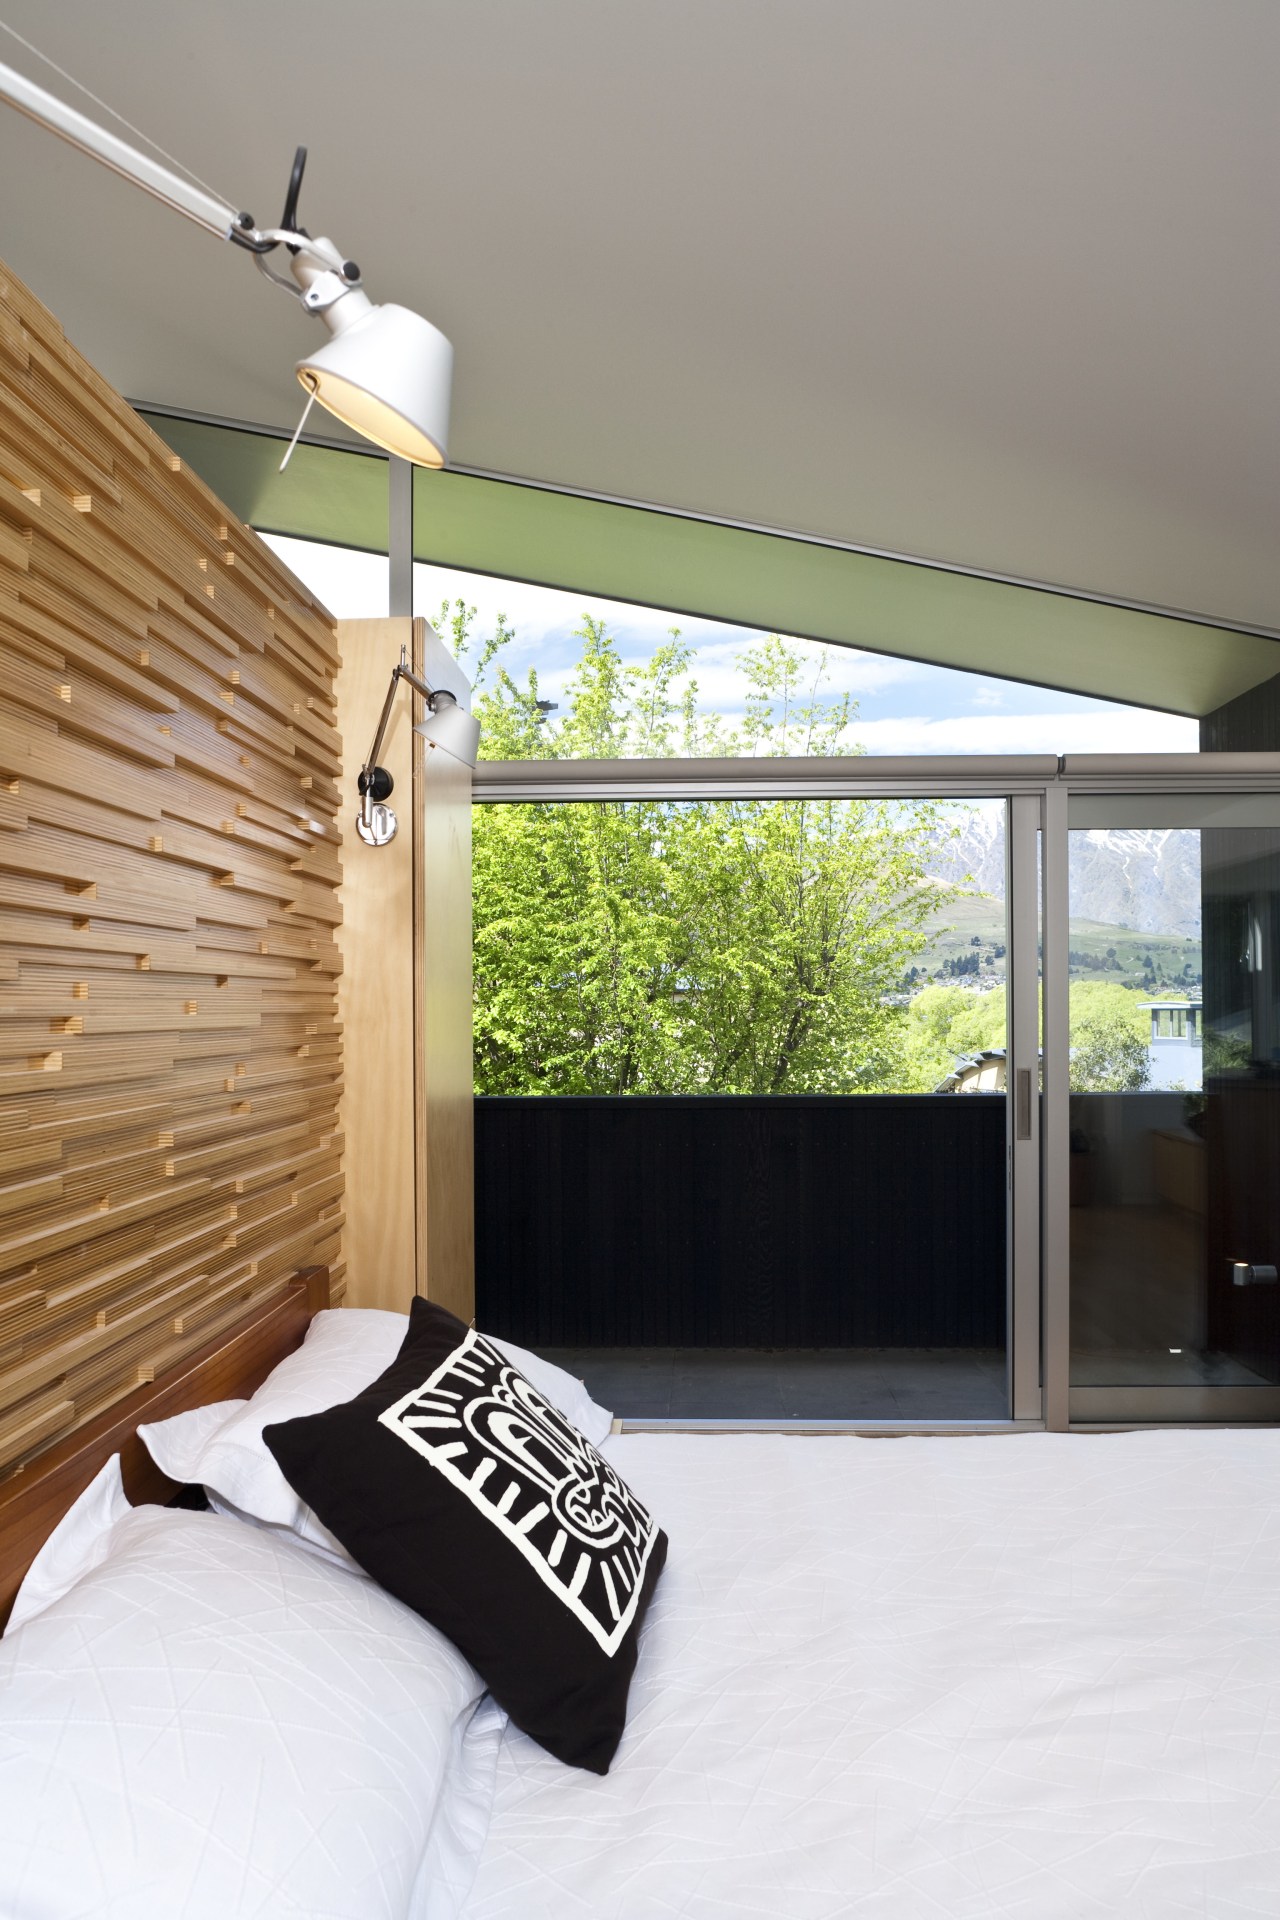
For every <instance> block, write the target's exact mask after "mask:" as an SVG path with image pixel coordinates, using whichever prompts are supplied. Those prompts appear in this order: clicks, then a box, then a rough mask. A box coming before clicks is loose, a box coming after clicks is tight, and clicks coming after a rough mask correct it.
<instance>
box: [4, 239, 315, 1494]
mask: <svg viewBox="0 0 1280 1920" xmlns="http://www.w3.org/2000/svg"><path fill="white" fill-rule="evenodd" d="M0 337H2V338H3V340H4V342H5V352H4V353H3V354H0V913H2V914H3V936H2V938H0V1341H3V1346H2V1347H0V1354H2V1356H3V1359H2V1363H0V1475H3V1474H4V1473H6V1472H11V1471H12V1470H13V1469H14V1468H15V1467H17V1466H20V1465H21V1464H22V1463H24V1462H25V1461H27V1460H29V1459H30V1458H31V1457H33V1456H34V1455H35V1454H36V1453H37V1452H39V1451H41V1450H42V1449H44V1448H46V1447H47V1446H48V1445H49V1444H50V1442H51V1441H54V1440H58V1439H61V1438H62V1437H64V1436H65V1435H67V1434H68V1433H70V1432H73V1431H75V1430H77V1429H78V1428H79V1427H81V1426H82V1425H83V1424H84V1423H85V1421H86V1420H88V1419H90V1418H92V1417H94V1416H95V1415H97V1414H98V1413H100V1412H101V1410H102V1409H103V1408H106V1407H109V1406H111V1405H113V1404H114V1403H116V1402H118V1401H120V1400H122V1399H123V1398H124V1397H125V1396H126V1395H127V1394H129V1393H130V1392H132V1391H133V1390H134V1389H135V1388H136V1386H137V1384H138V1382H139V1380H141V1379H148V1378H151V1377H153V1376H154V1375H155V1374H156V1373H157V1372H160V1371H162V1370H163V1369H164V1368H166V1367H168V1366H170V1365H172V1364H173V1362H174V1361H175V1360H178V1359H181V1358H182V1356H183V1355H184V1354H185V1353H187V1352H189V1351H191V1350H192V1348H193V1347H194V1346H195V1345H197V1344H198V1343H199V1342H200V1341H202V1340H205V1339H207V1338H208V1336H209V1332H210V1329H211V1326H212V1325H213V1324H215V1322H217V1321H218V1320H219V1319H220V1318H223V1317H227V1316H230V1317H232V1318H234V1317H235V1315H236V1314H237V1313H239V1312H241V1311H243V1310H244V1307H245V1305H246V1304H247V1303H253V1302H255V1301H262V1300H266V1299H268V1298H270V1297H271V1296H272V1295H273V1294H275V1293H278V1292H279V1291H280V1290H281V1289H282V1288H283V1287H284V1286H285V1285H286V1284H287V1283H288V1279H289V1276H290V1274H291V1273H292V1271H293V1270H294V1269H295V1268H296V1267H297V1266H299V1265H301V1264H306V1263H308V1262H310V1261H313V1260H317V1261H324V1260H328V1261H330V1262H332V1263H334V1279H335V1283H336V1284H335V1296H339V1295H340V1294H341V1291H342V1271H341V1267H340V1265H339V1264H337V1255H338V1246H339V1236H340V1233H341V1227H342V1184H341V1171H342V1169H341V1151H342V1137H341V1130H340V1124H339V1110H338V1103H339V1098H340V1093H341V1040H340V1036H341V1025H340V1021H339V1018H338V1006H337V982H338V975H339V971H340V967H341V957H340V954H339V951H338V947H337V943H336V940H335V927H336V924H337V922H338V920H339V918H340V905H339V898H338V889H339V882H340V877H341V865H340V832H339V827H338V821H337V811H338V803H339V795H338V787H337V785H336V781H337V779H338V776H339V774H340V770H341V766H342V743H341V738H340V735H339V731H338V725H337V703H336V691H335V684H334V682H335V673H336V664H337V642H336V634H335V629H334V623H333V621H332V620H331V618H330V617H329V615H328V614H327V613H326V611H325V610H324V608H323V607H321V606H320V605H319V603H318V602H316V601H315V600H314V598H313V597H312V595H311V594H310V593H309V591H308V590H307V589H306V588H305V587H304V586H303V585H302V584H301V583H300V582H299V581H298V580H296V579H295V578H294V577H293V575H291V574H290V573H289V572H288V570H287V569H286V568H285V567H284V566H282V565H281V563H280V562H279V561H278V560H277V559H276V558H275V556H274V555H273V554H272V553H271V552H270V551H269V550H268V549H267V548H266V547H265V546H263V544H262V543H261V542H260V541H259V540H258V538H257V537H256V535H254V534H253V533H252V532H251V531H250V530H249V529H248V528H246V527H244V526H242V525H241V524H240V523H239V522H238V521H236V520H235V519H234V517H233V516H232V515H230V514H229V513H228V512H227V510H226V508H225V507H223V506H222V505H221V503H220V502H219V501H218V500H217V499H216V498H215V497H214V496H213V495H212V494H211V493H210V492H209V491H208V489H207V488H206V487H205V486H204V485H203V483H202V482H200V481H199V480H198V479H197V478H196V477H195V476H194V475H193V474H191V473H190V472H189V471H188V470H187V469H186V468H185V467H184V466H183V464H182V462H181V461H180V460H178V459H177V458H176V457H175V456H174V455H173V454H172V453H171V452H170V451H169V449H168V448H167V447H166V446H165V445H164V443H163V442H162V441H160V440H159V439H158V438H157V437H156V436H155V434H153V433H152V432H151V431H150V429H149V428H148V427H147V426H145V425H144V423H143V422H142V421H141V420H140V419H139V418H138V416H137V415H136V414H135V413H134V412H133V411H132V409H131V408H129V407H128V406H127V405H126V403H125V402H124V401H123V400H122V399H121V398H120V397H119V396H118V395H117V394H114V393H113V392H112V391H111V389H110V388H109V387H108V386H107V385H106V383H105V382H104V381H102V379H101V378H100V376H98V375H97V374H96V373H95V372H94V370H93V369H92V368H91V367H89V366H88V365H87V364H86V362H85V361H84V360H83V359H82V358H81V357H80V355H79V354H77V353H76V351H75V350H74V348H73V347H71V346H70V345H69V344H68V342H67V341H66V340H65V338H64V337H63V335H62V332H61V329H60V328H59V326H58V324H57V322H56V321H55V320H54V319H53V317H52V316H51V315H50V314H48V313H47V312H46V311H45V310H44V309H43V308H42V307H41V306H40V304H39V303H38V302H37V301H36V300H35V299H34V298H33V297H32V295H31V294H30V292H29V291H28V290H27V289H26V288H25V287H23V286H22V285H21V283H20V282H18V281H17V280H16V279H15V278H14V277H13V276H12V275H11V274H10V273H9V272H8V270H7V269H6V268H4V267H3V266H0Z"/></svg>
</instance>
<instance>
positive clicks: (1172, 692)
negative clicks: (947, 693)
mask: <svg viewBox="0 0 1280 1920" xmlns="http://www.w3.org/2000/svg"><path fill="white" fill-rule="evenodd" d="M146 417H147V418H148V419H149V420H150V423H151V425H152V426H154V427H155V429H156V431H157V432H158V433H160V434H161V435H162V437H163V438H164V439H165V440H167V441H168V443H169V444H170V445H171V446H172V447H173V449H174V451H175V452H176V453H178V454H180V455H181V457H182V458H183V459H185V460H187V461H188V462H189V463H190V465H191V466H192V467H193V468H194V469H195V471H196V472H197V473H198V474H200V475H201V477H202V478H203V479H204V480H205V481H207V482H208V484H209V485H210V486H211V487H212V488H213V489H214V491H215V492H216V493H217V494H218V495H219V496H220V497H221V498H222V499H223V500H225V501H226V502H227V505H228V506H229V507H231V509H232V511H233V512H235V513H237V514H238V515H239V516H240V518H241V519H242V520H246V521H248V522H249V523H250V524H251V525H253V526H255V527H258V528H260V529H262V530H263V531H264V532H271V533H284V534H293V535H296V536H298V537H300V538H303V539H309V540H322V541H328V542H332V543H334V544H336V545H340V546H349V547H364V548H369V549H373V550H375V551H382V552H385V551H386V546H387V503H386V495H387V484H386V481H387V469H386V463H385V461H384V460H383V459H382V458H381V457H380V456H379V455H374V454H365V453H360V452H354V451H353V452H346V451H344V450H340V449H336V448H330V447H316V446H309V445H306V444H301V445H299V446H298V448H297V449H296V451H295V453H294V455H293V458H292V460H291V461H290V463H289V466H288V468H287V470H286V471H285V472H284V473H283V474H281V473H279V472H278V471H277V469H278V467H279V461H280V454H281V443H280V441H279V440H277V439H273V438H271V437H269V436H267V435H263V434H259V433H253V432H248V431H245V430H243V429H239V428H234V427H223V426H218V425H215V424H212V423H210V422H207V421H194V420H185V419H180V418H176V417H174V416H171V415H155V414H149V415H147V416H146ZM414 551H415V555H416V557H417V558H418V559H419V560H428V561H433V562H435V563H436V564H437V565H440V566H450V567H461V568H467V569H470V570H472V571H474V572H477V573H488V574H497V575H500V576H504V577H506V578H509V579H515V580H527V581H533V582H535V583H537V584H539V585H544V586H552V587H563V588H567V589H569V590H570V591H575V592H581V593H584V594H588V593H589V594H600V595H605V596H608V597H611V598H613V599H617V600H630V601H635V602H638V603H640V604H643V605H649V606H656V607H662V608H669V609H671V611H673V612H674V613H677V614H684V615H688V616H695V615H696V616H702V617H704V618H707V619H713V620H729V621H735V622H740V623H741V624H743V625H745V626H752V627H760V628H764V629H768V630H776V631H779V632H782V633H789V634H795V635H803V636H807V637H809V638H812V639H816V640H826V641H831V642H834V643H835V644H837V645H840V646H853V647H866V648H868V649H870V650H872V651H873V652H876V653H888V654H895V655H900V656H903V657H905V658H908V659H912V660H925V661H931V662H934V663H936V664H938V665H940V666H947V667H960V668H964V669H967V670H969V671H971V672H979V673H988V674H994V675H997V676H999V677H1001V678H1004V679H1015V680H1028V681H1032V682H1035V683H1036V684H1039V685H1043V686H1050V687H1061V688H1063V689H1065V690H1067V691H1069V692H1074V693H1084V694H1092V695H1095V696H1099V697H1103V698H1106V699H1111V700H1122V701H1127V702H1131V703H1133V704H1135V705H1143V706H1154V707H1163V708H1165V709H1167V710H1169V711H1172V712H1179V713H1188V714H1202V713H1210V712H1212V711H1213V709H1214V708H1215V707H1219V706H1221V705H1223V704H1224V702H1226V701H1228V700H1231V699H1234V698H1235V696H1236V695H1237V694H1240V693H1243V692H1245V691H1246V689H1248V688H1249V687H1252V686H1256V685H1258V683H1259V682H1260V681H1263V680H1268V679H1270V678H1271V677H1272V675H1273V674H1275V673H1277V672H1280V645H1278V644H1277V642H1275V641H1273V640H1268V639H1266V638H1265V637H1263V636H1260V635H1257V634H1248V633H1237V632H1232V631H1230V630H1228V629H1224V628H1219V627H1211V626H1204V625H1200V624H1198V623H1196V622H1195V621H1190V620H1178V619H1174V618H1171V617H1170V616H1168V615H1163V614H1158V613H1144V612H1142V611H1139V610H1138V609H1134V608H1127V607H1115V606H1109V605H1107V604H1105V603H1103V602H1100V601H1092V600H1078V599H1073V598H1072V597H1071V596H1069V595H1067V594H1059V593H1051V592H1048V591H1046V590H1045V589H1043V588H1037V587H1029V586H1019V585H1016V584H1013V583H1010V582H1004V581H997V580H986V579H981V578H976V577H974V576H973V575H970V574H960V573H949V572H947V571H945V570H943V569H941V568H935V567H929V566H922V565H919V564H915V563H912V562H910V561H904V560H891V559H883V558H880V557H878V556H875V555H871V554H863V553H851V552H849V551H848V550H846V549H843V548H839V547H828V546H822V545H820V544H818V543H817V542H814V541H807V540H802V539H788V538H787V537H785V536H783V535H778V534H769V533H756V532H752V531H750V530H748V529H745V528H738V527H726V526H721V525H718V524H716V523H715V522H712V521H706V520H695V519H687V518H683V517H682V516H680V515H679V514H675V513H661V512H654V511H652V510H650V509H646V508H643V507H629V506H620V505H616V504H614V503H612V502H608V501H601V500H590V499H583V498H581V497H579V496H576V495H573V494H565V493H556V492H553V491H551V490H550V489H546V488H540V487H536V486H523V485H518V484H515V483H513V482H510V481H503V480H488V479H483V478H479V477H477V476H475V475H471V474H460V473H452V472H443V473H429V472H426V471H420V472H419V473H418V475H417V477H416V487H415V494H414Z"/></svg>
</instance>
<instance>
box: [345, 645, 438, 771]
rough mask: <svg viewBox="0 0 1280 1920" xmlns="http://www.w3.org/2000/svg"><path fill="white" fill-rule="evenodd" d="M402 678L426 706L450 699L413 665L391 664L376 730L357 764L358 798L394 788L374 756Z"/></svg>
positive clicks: (402, 661) (378, 751)
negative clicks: (364, 757)
mask: <svg viewBox="0 0 1280 1920" xmlns="http://www.w3.org/2000/svg"><path fill="white" fill-rule="evenodd" d="M402 680H407V681H408V682H409V685H410V686H411V687H412V688H413V690H414V692H415V693H420V694H421V695H422V697H423V699H424V700H425V701H426V703H427V705H428V706H429V707H431V708H433V709H434V707H435V705H436V702H437V701H438V700H452V699H453V695H452V694H451V693H449V692H447V691H446V690H445V689H444V688H442V687H431V686H428V685H427V682H426V681H425V680H424V679H422V677H421V675H419V674H416V673H415V672H414V671H413V668H412V667H411V666H410V665H409V663H408V661H407V660H404V659H401V661H400V662H399V664H398V665H397V666H394V667H392V669H391V685H390V686H389V687H388V688H387V697H386V699H385V700H384V701H383V703H382V713H381V716H380V717H379V720H378V731H377V732H376V733H375V734H374V736H373V745H372V746H371V747H370V749H369V752H368V755H367V757H366V759H365V763H364V765H363V766H362V767H361V769H360V772H359V775H358V776H357V779H356V791H357V792H358V793H359V794H360V796H361V798H362V799H363V798H364V797H365V796H366V795H367V796H368V798H369V799H370V800H385V799H387V798H388V796H389V795H390V794H391V793H392V791H393V789H394V785H395V783H394V781H393V780H392V778H391V775H390V774H389V773H388V772H387V770H386V768H385V767H380V766H379V765H378V764H377V761H378V755H379V753H380V752H381V750H382V742H383V738H384V736H385V734H386V731H387V727H388V725H389V724H390V721H391V709H392V707H393V706H394V705H395V698H396V688H397V687H398V686H399V685H400V682H401V681H402Z"/></svg>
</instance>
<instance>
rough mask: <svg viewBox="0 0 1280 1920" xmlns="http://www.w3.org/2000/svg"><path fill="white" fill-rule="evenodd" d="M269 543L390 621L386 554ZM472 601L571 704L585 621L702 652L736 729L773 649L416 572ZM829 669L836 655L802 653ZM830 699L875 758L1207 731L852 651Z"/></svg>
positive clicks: (518, 662) (1145, 742) (704, 691)
mask: <svg viewBox="0 0 1280 1920" xmlns="http://www.w3.org/2000/svg"><path fill="white" fill-rule="evenodd" d="M267 544H268V545H269V546H270V547H272V548H273V549H274V550H275V552H276V553H278V554H279V555H280V557H281V559H282V560H283V561H284V562H285V564H286V565H287V566H289V567H292V569H293V571H294V572H295V573H296V574H297V575H298V577H299V579H301V580H303V581H304V582H305V584H306V585H307V586H308V587H310V588H311V590H312V592H314V593H315V594H317V595H318V596H319V598H320V599H321V600H322V601H323V602H324V604H325V605H326V606H327V607H328V608H329V610H330V612H331V613H333V614H334V615H335V616H336V617H337V618H338V619H359V618H367V617H369V616H372V615H379V614H383V613H385V612H386V607H387V561H386V557H385V555H381V554H370V553H356V552H352V551H351V550H349V549H346V548H342V547H325V546H320V545H318V544H317V543H315V542H313V541H308V540H290V539H285V538H283V537H281V536H278V535H269V536H267ZM459 598H461V599H464V600H465V601H466V603H467V605H468V606H473V607H475V608H476V610H477V618H476V624H475V628H474V631H475V632H476V633H477V634H481V635H483V634H486V633H489V632H491V631H492V628H493V624H494V621H495V619H496V617H497V615H498V614H499V613H504V614H505V615H506V617H507V620H508V622H509V623H510V624H511V625H512V626H513V627H514V628H515V635H516V637H515V639H514V641H513V642H512V643H511V645H510V646H509V647H508V648H507V649H506V650H505V653H504V656H503V657H504V659H505V661H506V663H507V667H508V670H509V672H510V673H511V675H512V677H513V678H514V679H515V680H517V681H522V680H523V679H524V676H525V673H526V672H527V670H528V668H529V667H531V666H532V667H536V668H537V671H538V690H539V693H540V694H541V695H542V696H543V697H544V698H546V699H549V700H559V701H561V703H562V704H563V699H564V688H565V685H566V682H567V681H568V679H569V677H570V675H571V672H572V669H573V664H574V662H575V660H576V659H577V656H578V653H579V651H580V642H578V641H577V640H575V639H574V637H573V636H574V629H575V628H576V627H578V626H579V625H580V624H581V621H582V616H583V614H584V613H589V614H591V615H592V616H593V617H595V618H602V619H604V620H606V621H607V622H608V624H609V627H610V630H611V631H612V632H613V634H614V635H615V636H616V638H617V641H618V648H619V652H620V653H621V655H622V658H623V661H624V662H639V661H641V660H647V659H649V658H650V657H651V655H652V653H653V650H654V648H655V647H656V646H657V645H659V644H660V643H661V642H662V641H663V640H665V639H666V637H667V634H668V630H669V629H670V628H671V627H673V626H678V627H679V628H680V632H681V637H682V638H683V639H684V641H685V642H686V643H687V644H688V645H689V646H691V647H693V648H694V649H695V650H696V655H697V659H696V665H695V667H694V670H693V671H694V677H695V678H696V680H697V682H698V691H699V704H700V705H701V706H702V707H703V708H704V709H706V710H707V711H711V712H718V713H722V714H724V715H725V717H726V718H727V719H730V720H732V719H734V718H735V717H736V716H737V715H739V714H740V713H741V712H742V706H743V693H744V687H743V681H742V678H741V675H740V673H739V672H738V671H737V669H736V667H735V658H736V656H737V655H739V654H740V653H741V652H742V651H743V649H744V647H747V646H749V645H750V644H751V643H752V641H753V640H756V639H758V638H759V637H760V636H759V635H758V634H757V633H756V632H755V631H754V630H752V629H750V628H747V627H737V626H730V625H728V624H725V623H723V622H720V621H715V620H700V619H688V618H683V619H682V618H680V617H679V616H678V615H675V614H671V613H664V612H661V611H656V610H654V609H652V608H649V607H637V606H632V605H630V604H628V603H627V602H625V601H621V600H604V599H600V598H596V597H592V596H591V595H588V594H581V593H563V592H560V591H559V590H558V589H555V588H552V587H533V586H526V585H524V584H522V583H521V582H519V581H515V580H495V579H492V578H490V577H489V576H488V575H486V574H477V573H462V572H458V571H455V570H454V569H452V568H448V567H430V566H422V565H419V566H416V567H415V568H414V607H415V611H416V612H418V613H420V614H422V615H424V616H425V617H426V618H427V619H428V620H432V621H434V620H435V619H436V617H437V615H438V612H439V608H440V603H441V601H442V600H446V599H447V600H449V601H450V602H452V601H455V600H457V599H459ZM797 644H798V645H799V646H801V647H802V648H803V649H804V650H805V651H806V652H807V653H811V654H812V656H813V659H814V664H815V668H816V666H817V663H818V657H819V656H820V655H821V653H822V652H823V648H822V647H821V646H820V645H819V644H818V643H817V642H815V641H809V640H805V641H799V642H797ZM826 653H827V668H828V676H829V677H828V679H827V682H826V688H825V690H826V691H827V692H829V693H833V694H838V693H843V692H845V691H846V690H847V691H848V692H849V693H850V694H851V695H852V696H853V698H854V699H855V700H856V701H857V703H858V718H857V720H856V722H855V724H854V726H853V728H852V729H851V732H852V736H853V738H854V739H855V740H856V741H857V743H858V744H859V745H860V746H862V747H864V748H865V749H866V751H867V752H868V753H880V754H913V753H919V754H926V753H944V754H945V753H984V754H989V753H1194V752H1196V751H1197V749H1198V747H1199V729H1198V726H1197V723H1196V721H1195V720H1189V719H1186V718H1184V717H1183V716H1182V715H1180V714H1169V713H1155V712H1152V711H1151V710H1150V709H1148V708H1145V707H1125V706H1120V705H1117V704H1116V703H1114V702H1112V701H1107V700H1094V699H1089V698H1087V697H1085V696H1084V695H1082V694H1074V693H1054V692H1051V691H1050V690H1049V689H1048V688H1045V687H1031V686H1023V685H1022V684H1020V683H1019V682H1018V681H1014V680H996V679H993V678H991V677H990V676H989V675H986V674H978V673H960V672H957V671H956V670H955V669H954V668H949V667H933V666H927V665H925V664H923V663H922V662H919V661H913V660H899V659H895V658H892V657H890V656H888V655H885V654H874V653H864V652H861V651H858V650H856V649H854V648H852V647H837V646H831V647H828V648H827V649H826Z"/></svg>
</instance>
